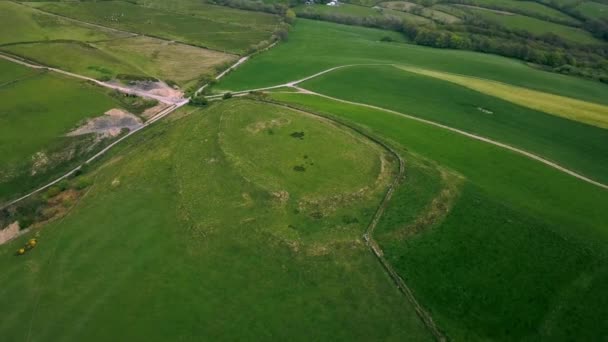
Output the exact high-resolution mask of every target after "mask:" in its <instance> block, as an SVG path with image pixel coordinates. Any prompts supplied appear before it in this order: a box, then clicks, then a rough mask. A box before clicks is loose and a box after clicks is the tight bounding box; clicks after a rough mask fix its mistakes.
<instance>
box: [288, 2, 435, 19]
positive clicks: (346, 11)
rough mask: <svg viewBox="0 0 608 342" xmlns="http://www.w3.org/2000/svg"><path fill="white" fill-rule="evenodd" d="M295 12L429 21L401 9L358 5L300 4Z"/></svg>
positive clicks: (299, 13)
mask: <svg viewBox="0 0 608 342" xmlns="http://www.w3.org/2000/svg"><path fill="white" fill-rule="evenodd" d="M296 13H297V14H298V15H304V14H336V15H345V16H353V17H360V18H365V17H382V16H393V17H397V18H401V19H404V20H406V21H409V22H412V23H417V24H430V23H431V21H430V20H429V19H427V18H424V17H421V16H418V15H414V14H410V13H406V12H403V11H395V10H392V9H375V8H370V7H364V6H359V5H349V4H342V5H340V6H333V7H332V6H327V5H300V6H298V7H296Z"/></svg>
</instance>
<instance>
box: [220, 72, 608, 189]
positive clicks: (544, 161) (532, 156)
mask: <svg viewBox="0 0 608 342" xmlns="http://www.w3.org/2000/svg"><path fill="white" fill-rule="evenodd" d="M380 65H385V66H395V64H392V63H391V64H347V65H340V66H336V67H333V68H329V69H327V70H323V71H321V72H318V73H316V74H314V75H311V76H308V77H305V78H302V79H300V80H297V81H292V82H287V83H283V84H279V85H275V86H270V87H262V88H256V89H249V90H242V91H237V92H234V93H233V95H235V96H243V95H246V94H248V93H250V92H257V91H266V90H272V89H277V88H284V87H290V88H294V89H296V90H297V91H298V92H299V93H301V94H306V95H314V96H319V97H323V98H326V99H329V100H332V101H337V102H342V103H346V104H350V105H355V106H359V107H365V108H370V109H374V110H379V111H383V112H386V113H390V114H393V115H398V116H401V117H404V118H407V119H410V120H414V121H418V122H421V123H424V124H427V125H431V126H435V127H439V128H442V129H445V130H448V131H451V132H454V133H457V134H460V135H463V136H465V137H468V138H471V139H474V140H478V141H481V142H484V143H487V144H490V145H494V146H497V147H500V148H503V149H505V150H509V151H511V152H515V153H517V154H520V155H523V156H525V157H527V158H530V159H533V160H536V161H538V162H540V163H542V164H545V165H547V166H549V167H551V168H554V169H556V170H558V171H560V172H562V173H565V174H567V175H570V176H572V177H575V178H578V179H580V180H582V181H584V182H587V183H589V184H592V185H595V186H597V187H600V188H602V189H605V190H608V185H606V184H604V183H601V182H598V181H595V180H593V179H591V178H588V177H586V176H584V175H582V174H580V173H578V172H576V171H573V170H570V169H568V168H566V167H564V166H561V165H559V164H557V163H555V162H552V161H550V160H548V159H545V158H543V157H541V156H539V155H537V154H534V153H531V152H528V151H525V150H522V149H520V148H517V147H514V146H511V145H508V144H505V143H501V142H500V141H496V140H493V139H490V138H487V137H484V136H481V135H477V134H473V133H469V132H466V131H463V130H461V129H458V128H454V127H450V126H447V125H444V124H440V123H438V122H435V121H431V120H426V119H422V118H419V117H416V116H413V115H409V114H405V113H401V112H398V111H395V110H392V109H387V108H383V107H379V106H374V105H369V104H365V103H360V102H354V101H348V100H344V99H340V98H336V97H332V96H328V95H324V94H320V93H317V92H314V91H311V90H308V89H305V88H302V87H300V86H298V85H299V84H300V83H302V82H305V81H308V80H311V79H313V78H316V77H319V76H322V75H325V74H327V73H330V72H332V71H335V70H338V69H343V68H349V67H357V66H380ZM222 96H223V94H219V95H213V96H210V97H209V98H210V99H212V100H215V99H219V98H221V97H222Z"/></svg>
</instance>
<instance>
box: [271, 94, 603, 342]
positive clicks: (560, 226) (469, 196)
mask: <svg viewBox="0 0 608 342" xmlns="http://www.w3.org/2000/svg"><path fill="white" fill-rule="evenodd" d="M272 96H273V98H275V99H278V100H281V101H287V102H289V103H292V104H296V105H300V106H305V107H309V108H312V109H313V110H316V111H320V112H324V113H328V114H329V115H335V116H337V117H339V118H341V119H345V120H348V121H351V122H354V123H357V124H360V125H362V126H363V127H366V128H367V129H369V130H370V131H372V132H374V133H376V134H379V135H381V136H383V137H385V138H386V139H390V140H392V141H393V142H395V143H396V144H399V145H400V146H403V148H407V150H408V151H409V152H408V153H413V154H416V155H423V156H425V157H427V158H430V159H431V160H433V161H435V162H437V163H440V164H441V165H444V166H447V167H449V168H450V169H452V170H454V171H456V172H458V173H459V174H461V175H462V176H464V177H465V179H466V181H465V183H464V185H463V188H462V190H460V191H461V194H460V195H458V196H457V200H455V203H454V204H453V207H451V206H450V205H448V207H447V208H446V209H447V210H448V213H447V217H445V218H441V217H439V218H438V219H437V220H436V221H431V222H430V223H431V225H430V226H429V225H427V226H424V227H425V228H424V229H426V230H424V229H423V230H422V231H418V232H417V235H413V236H412V235H407V234H405V237H406V238H405V240H404V239H403V238H399V235H395V231H396V230H397V231H399V230H401V229H406V230H407V229H410V224H411V223H412V222H416V219H417V217H418V216H420V215H421V214H424V212H425V211H426V210H427V206H428V203H431V202H432V200H433V198H436V197H437V194H438V193H439V192H440V191H441V190H440V189H441V188H440V189H437V183H442V182H441V181H439V182H438V181H437V179H438V178H439V176H438V175H437V173H436V172H435V173H433V172H431V171H429V170H428V169H429V167H428V166H424V164H422V166H421V164H420V163H413V165H412V163H409V162H408V164H407V165H408V170H409V171H408V177H406V183H405V184H404V186H402V187H400V188H399V191H398V192H397V193H396V194H395V200H394V201H393V202H392V204H391V207H389V209H388V210H387V212H386V216H385V218H386V220H387V222H386V223H381V224H380V226H379V227H378V233H377V234H378V236H379V241H380V242H381V244H382V246H383V247H384V248H385V254H386V255H387V257H388V258H389V259H390V260H391V261H392V262H393V264H394V265H395V266H396V267H397V269H398V270H399V272H400V273H401V274H402V276H403V277H404V278H405V279H407V281H408V282H409V284H410V285H411V286H412V287H413V290H414V292H415V294H416V296H417V297H418V298H419V300H420V301H421V302H422V304H423V305H424V306H425V307H426V308H427V309H429V310H430V311H431V314H432V315H433V317H434V318H436V320H437V322H438V324H439V326H440V327H442V328H444V329H446V330H447V333H448V335H450V336H451V337H452V338H454V339H460V340H485V339H496V340H513V339H518V340H520V339H533V340H538V339H573V338H583V339H591V340H597V339H598V338H599V339H601V336H604V335H605V334H606V331H605V327H604V326H603V325H602V324H601V322H600V321H601V318H600V317H605V315H606V314H608V312H606V306H605V305H601V304H599V305H598V303H605V302H606V301H607V298H606V295H605V293H606V290H607V289H606V284H607V283H608V282H606V279H607V278H606V277H607V275H608V269H607V268H606V266H605V265H603V263H602V260H603V259H604V258H605V255H606V252H607V251H608V231H606V229H605V227H604V224H603V222H606V220H608V217H607V215H608V214H607V213H606V212H605V210H604V209H603V204H602V203H605V202H606V200H608V199H607V196H608V194H607V193H606V191H605V190H601V189H598V188H596V187H594V186H591V185H588V184H584V183H582V182H580V181H578V180H576V179H574V178H572V177H570V176H567V175H564V174H561V173H559V172H557V171H556V170H552V169H550V168H547V167H545V166H543V165H541V164H539V163H537V162H535V161H532V160H529V159H527V158H525V157H522V156H518V155H515V154H513V153H511V152H508V151H505V150H501V149H499V148H497V147H494V146H490V145H487V144H484V143H481V142H477V141H473V140H470V139H468V138H465V137H461V136H458V135H455V134H453V133H450V132H447V131H444V130H441V129H437V128H434V127H430V126H426V125H424V124H421V123H417V122H414V121H411V120H407V119H404V118H400V117H398V116H395V115H391V114H388V113H383V112H380V111H376V110H371V109H367V108H362V107H357V106H353V105H347V104H342V103H337V102H334V101H331V100H326V99H322V98H318V97H315V96H310V95H294V94H273V95H272ZM463 151H466V153H463ZM409 159H411V157H410V158H408V160H409ZM539 179H542V181H540V182H539V181H538V180H539ZM441 187H442V188H443V187H445V185H442V186H441ZM402 192H403V193H402ZM412 202H413V203H412ZM412 204H413V208H414V209H412V208H411V207H412ZM395 227H396V228H395ZM408 236H409V237H408Z"/></svg>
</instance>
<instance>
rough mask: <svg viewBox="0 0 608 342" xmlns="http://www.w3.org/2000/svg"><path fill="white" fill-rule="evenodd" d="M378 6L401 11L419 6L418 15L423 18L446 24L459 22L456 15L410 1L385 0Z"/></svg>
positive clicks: (408, 10)
mask: <svg viewBox="0 0 608 342" xmlns="http://www.w3.org/2000/svg"><path fill="white" fill-rule="evenodd" d="M379 6H381V7H384V8H389V9H392V10H395V11H402V12H412V11H413V10H414V9H415V8H419V11H420V14H419V15H421V16H423V17H425V18H429V19H433V20H435V21H438V22H442V23H448V24H454V23H458V22H460V19H459V18H458V17H456V16H453V15H451V14H448V13H445V12H442V11H436V10H434V9H432V8H428V7H422V6H418V5H416V4H414V3H412V2H407V1H386V2H382V3H380V4H379Z"/></svg>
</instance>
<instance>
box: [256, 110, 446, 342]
mask: <svg viewBox="0 0 608 342" xmlns="http://www.w3.org/2000/svg"><path fill="white" fill-rule="evenodd" d="M257 100H258V101H261V102H264V103H270V104H273V105H275V106H279V107H284V108H288V109H291V110H294V111H297V112H300V113H304V114H308V115H313V116H317V117H320V118H323V119H326V120H329V121H331V122H333V123H334V124H337V125H338V126H343V127H346V128H347V129H349V130H352V131H354V132H356V133H358V134H360V135H362V136H364V137H365V138H367V139H369V140H370V141H372V142H373V143H375V144H377V145H379V146H380V147H382V148H383V149H384V150H386V151H387V152H388V153H390V154H392V155H393V156H394V157H395V158H396V159H397V160H398V161H399V172H398V173H397V175H396V176H395V177H394V179H393V181H392V182H391V184H390V185H389V187H388V189H387V190H386V192H385V194H384V197H383V198H382V201H381V202H380V205H379V206H378V208H377V209H376V211H375V213H374V216H373V217H372V220H371V221H370V223H369V225H368V226H367V229H366V231H365V234H363V238H364V240H365V242H366V244H367V246H368V248H369V250H370V251H371V252H372V254H373V255H374V256H375V257H376V259H378V262H380V265H381V266H382V268H383V269H384V270H385V271H386V273H387V274H388V275H389V277H390V278H391V280H392V281H393V282H394V283H395V285H396V286H397V288H398V289H399V291H400V292H401V293H402V294H403V295H404V296H405V297H406V298H407V300H408V301H409V302H410V303H411V304H412V306H413V307H414V310H415V311H416V314H417V315H418V317H420V319H421V320H422V322H423V323H424V325H425V326H426V328H427V329H428V330H429V332H430V333H431V334H432V335H433V337H434V338H435V340H437V341H440V342H445V341H447V338H446V336H445V335H444V334H443V332H441V330H440V329H439V327H438V326H437V325H436V324H435V322H434V321H433V318H432V317H431V315H430V314H429V313H428V311H427V310H425V309H424V308H423V307H422V305H420V303H419V302H418V300H416V297H415V296H414V293H413V291H412V290H411V289H410V287H409V286H408V285H407V283H406V282H405V281H404V280H403V278H402V277H401V276H399V274H398V273H397V272H396V271H395V269H394V268H393V266H392V265H391V264H390V263H389V262H388V260H386V258H384V252H383V251H382V248H381V247H380V245H379V244H378V242H377V241H376V240H375V239H374V231H375V230H376V226H377V225H378V222H380V219H381V218H382V215H383V214H384V211H385V210H386V208H387V206H388V204H389V202H390V200H391V199H392V197H393V193H394V192H395V189H396V188H397V187H398V186H399V185H400V184H401V183H402V181H403V180H404V179H405V178H406V174H405V160H404V159H403V157H401V155H400V154H399V153H398V152H397V151H395V149H393V148H392V147H391V146H390V145H389V144H387V143H385V142H384V141H382V140H381V139H379V138H377V137H375V136H373V135H371V134H370V133H368V132H365V131H364V130H362V129H361V128H358V127H356V126H355V125H353V124H349V123H346V122H344V121H342V120H339V119H336V118H335V117H333V116H331V115H325V114H321V113H317V112H315V111H311V110H309V109H303V108H299V107H297V106H293V105H289V104H284V103H281V102H277V101H273V100H268V99H257Z"/></svg>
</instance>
